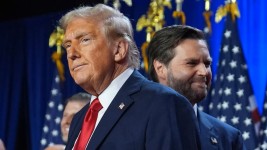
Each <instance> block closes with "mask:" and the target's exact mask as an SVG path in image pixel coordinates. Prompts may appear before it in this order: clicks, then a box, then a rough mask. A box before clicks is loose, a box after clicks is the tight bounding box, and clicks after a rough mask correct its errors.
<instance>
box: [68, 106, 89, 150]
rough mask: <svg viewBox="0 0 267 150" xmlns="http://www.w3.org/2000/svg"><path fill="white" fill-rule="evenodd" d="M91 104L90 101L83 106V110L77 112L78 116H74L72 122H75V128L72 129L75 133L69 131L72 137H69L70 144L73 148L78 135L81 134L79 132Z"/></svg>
mask: <svg viewBox="0 0 267 150" xmlns="http://www.w3.org/2000/svg"><path fill="white" fill-rule="evenodd" d="M89 105H90V103H88V104H87V105H86V106H85V107H83V108H82V109H81V111H79V112H78V113H77V114H76V115H77V117H74V118H73V121H72V123H74V124H73V130H71V131H73V132H72V133H73V134H71V133H69V134H70V137H69V140H68V145H71V148H72V147H73V146H74V143H75V141H76V138H77V137H78V135H79V133H80V131H81V128H82V124H83V119H84V117H85V114H86V112H87V110H88V108H89Z"/></svg>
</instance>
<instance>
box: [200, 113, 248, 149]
mask: <svg viewBox="0 0 267 150" xmlns="http://www.w3.org/2000/svg"><path fill="white" fill-rule="evenodd" d="M197 115H198V122H199V128H200V139H201V149H203V150H215V149H216V150H245V149H246V148H245V145H244V143H243V139H242V136H241V132H240V131H239V130H237V129H236V128H234V127H232V126H230V125H228V124H226V123H224V122H221V121H220V120H218V119H216V118H214V117H212V116H210V115H208V114H206V113H204V112H202V111H199V110H198V114H197Z"/></svg>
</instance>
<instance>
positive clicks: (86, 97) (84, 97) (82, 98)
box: [64, 92, 91, 108]
mask: <svg viewBox="0 0 267 150" xmlns="http://www.w3.org/2000/svg"><path fill="white" fill-rule="evenodd" d="M90 100H91V95H90V94H88V93H85V92H79V93H77V94H74V95H72V96H71V97H70V98H68V99H67V100H66V101H65V104H64V108H65V107H66V105H67V104H68V102H83V103H88V102H90Z"/></svg>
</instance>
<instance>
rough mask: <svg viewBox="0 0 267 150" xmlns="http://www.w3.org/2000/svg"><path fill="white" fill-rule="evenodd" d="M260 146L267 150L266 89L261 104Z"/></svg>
mask: <svg viewBox="0 0 267 150" xmlns="http://www.w3.org/2000/svg"><path fill="white" fill-rule="evenodd" d="M260 141H261V142H260V145H259V148H260V149H262V150H267V87H266V89H265V99H264V103H263V113H262V117H261V126H260Z"/></svg>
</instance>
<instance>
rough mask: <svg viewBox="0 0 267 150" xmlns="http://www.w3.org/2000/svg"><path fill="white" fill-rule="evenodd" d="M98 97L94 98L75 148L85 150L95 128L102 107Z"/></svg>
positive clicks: (75, 149)
mask: <svg viewBox="0 0 267 150" xmlns="http://www.w3.org/2000/svg"><path fill="white" fill-rule="evenodd" d="M102 108H103V107H102V105H101V104H100V102H99V100H98V98H96V99H94V100H93V102H92V104H91V105H90V108H89V109H88V111H87V113H86V115H85V118H84V120H83V125H82V130H81V133H80V136H79V138H78V140H77V142H76V144H75V148H74V150H84V149H85V148H86V145H87V143H88V140H89V138H90V137H91V134H92V132H93V131H94V128H95V123H96V119H97V115H98V112H99V111H100V110H101V109H102Z"/></svg>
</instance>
